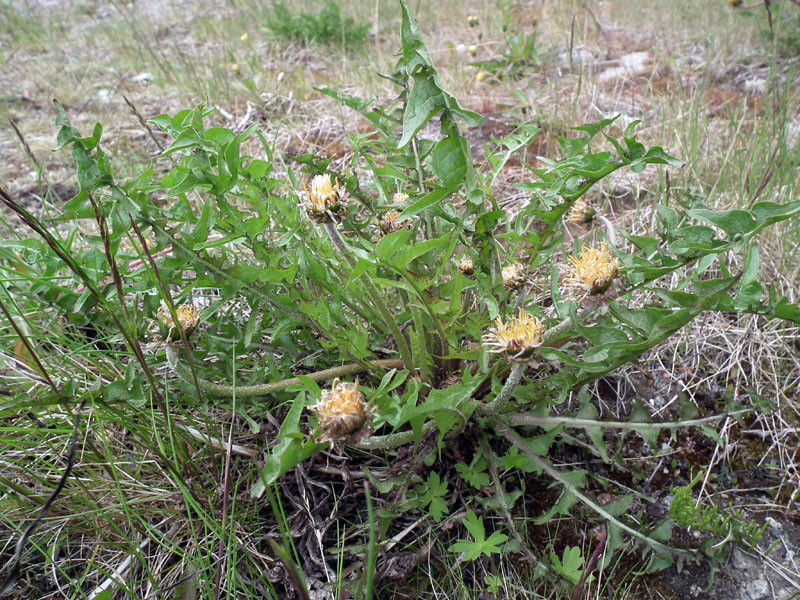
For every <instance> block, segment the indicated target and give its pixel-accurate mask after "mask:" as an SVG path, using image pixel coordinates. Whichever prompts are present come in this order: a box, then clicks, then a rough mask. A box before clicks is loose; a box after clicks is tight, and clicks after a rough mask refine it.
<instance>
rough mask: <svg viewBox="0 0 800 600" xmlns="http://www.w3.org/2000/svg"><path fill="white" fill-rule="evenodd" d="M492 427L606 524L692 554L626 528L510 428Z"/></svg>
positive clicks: (665, 548)
mask: <svg viewBox="0 0 800 600" xmlns="http://www.w3.org/2000/svg"><path fill="white" fill-rule="evenodd" d="M494 427H495V430H496V431H497V433H499V434H500V435H502V436H503V437H504V438H506V439H507V440H508V441H509V442H511V443H512V444H514V445H515V446H516V447H517V448H518V449H519V451H520V452H522V454H524V455H525V456H526V457H527V458H528V460H530V461H531V462H533V463H535V464H536V466H537V467H539V468H540V469H541V470H542V471H544V472H545V473H547V475H549V476H550V477H552V478H553V479H555V480H556V481H557V482H559V483H560V484H561V485H563V486H564V488H565V489H566V490H568V491H569V492H570V493H571V494H572V495H574V496H575V497H576V498H577V499H578V500H580V501H581V502H583V503H584V504H585V505H586V506H588V507H589V508H591V509H592V510H593V511H595V512H596V513H597V514H598V515H600V516H601V517H603V518H604V519H606V520H607V521H608V522H610V523H613V524H614V525H616V526H617V527H619V528H620V529H622V530H623V531H626V532H628V533H629V534H631V535H632V536H633V537H635V538H638V539H640V540H642V541H643V542H644V543H646V544H648V545H649V546H652V547H654V548H658V549H660V550H662V551H664V552H669V553H676V552H680V553H685V554H692V552H690V551H688V550H678V549H676V548H670V547H669V546H667V545H665V544H662V543H661V542H658V541H656V540H654V539H651V538H649V537H647V536H646V535H645V534H643V533H641V532H639V531H636V530H635V529H634V528H633V527H628V526H627V525H625V523H623V522H622V521H620V520H619V519H617V518H616V517H614V516H613V515H612V514H611V513H609V512H608V511H607V510H606V509H604V508H603V507H602V506H600V505H599V504H597V502H595V501H594V500H592V499H591V498H589V497H588V496H586V495H585V494H584V493H582V492H581V491H580V490H579V489H578V488H576V487H575V486H574V485H572V484H571V483H570V482H569V481H567V480H566V479H564V477H563V476H562V475H561V473H560V472H559V471H557V470H556V469H554V468H553V467H552V466H551V465H550V463H548V462H547V461H545V460H542V458H541V457H540V456H537V455H536V454H535V453H534V452H533V451H532V450H531V449H530V448H528V447H527V446H526V445H525V442H524V441H523V440H522V438H520V437H519V435H517V433H516V432H515V431H514V430H513V429H511V427H509V426H508V425H505V424H504V423H500V422H496V423H495V426H494Z"/></svg>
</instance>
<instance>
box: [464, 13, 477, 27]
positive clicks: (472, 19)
mask: <svg viewBox="0 0 800 600" xmlns="http://www.w3.org/2000/svg"><path fill="white" fill-rule="evenodd" d="M478 23H480V20H479V19H478V17H477V16H475V15H469V16H468V17H467V24H468V25H469V26H470V27H476V26H477V25H478Z"/></svg>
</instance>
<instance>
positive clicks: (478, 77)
mask: <svg viewBox="0 0 800 600" xmlns="http://www.w3.org/2000/svg"><path fill="white" fill-rule="evenodd" d="M484 79H486V71H478V74H477V75H475V81H477V82H478V83H480V82H482V81H483V80H484Z"/></svg>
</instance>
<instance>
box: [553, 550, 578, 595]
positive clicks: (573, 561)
mask: <svg viewBox="0 0 800 600" xmlns="http://www.w3.org/2000/svg"><path fill="white" fill-rule="evenodd" d="M561 556H562V558H561V559H560V560H559V558H558V555H557V554H556V553H555V552H553V551H552V550H551V551H550V564H551V565H552V566H553V570H554V571H555V572H556V573H558V574H559V575H561V576H562V577H564V578H566V579H568V580H569V581H570V582H571V583H572V584H573V585H577V584H578V582H579V581H580V580H581V575H582V574H583V571H582V570H581V567H582V566H583V556H581V549H580V548H579V547H578V546H567V547H565V548H564V552H563V554H562V555H561Z"/></svg>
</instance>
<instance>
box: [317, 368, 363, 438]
mask: <svg viewBox="0 0 800 600" xmlns="http://www.w3.org/2000/svg"><path fill="white" fill-rule="evenodd" d="M308 409H309V410H312V411H314V412H315V413H317V416H318V417H319V422H318V425H319V428H320V430H321V431H322V435H321V436H320V437H319V438H318V441H320V442H344V441H348V442H353V441H357V439H361V438H364V437H366V436H369V434H370V433H371V431H372V428H371V426H370V423H369V420H370V417H371V414H372V408H371V407H370V406H369V404H368V403H367V400H366V398H365V397H364V394H363V393H361V392H360V391H359V389H358V383H350V382H346V381H343V382H341V383H339V380H338V379H334V380H333V385H332V386H331V389H330V390H322V397H321V398H320V401H319V402H318V403H317V404H314V405H312V406H309V407H308Z"/></svg>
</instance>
